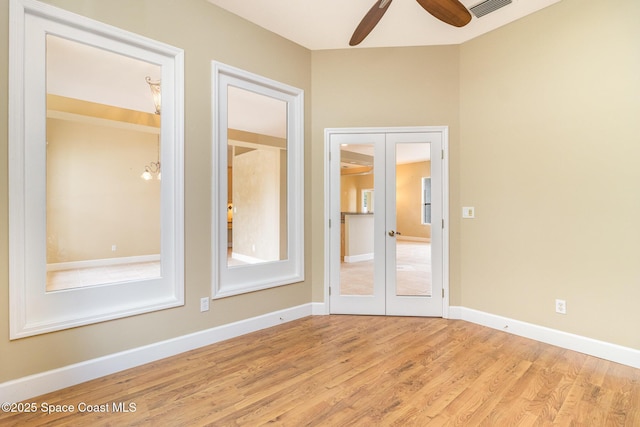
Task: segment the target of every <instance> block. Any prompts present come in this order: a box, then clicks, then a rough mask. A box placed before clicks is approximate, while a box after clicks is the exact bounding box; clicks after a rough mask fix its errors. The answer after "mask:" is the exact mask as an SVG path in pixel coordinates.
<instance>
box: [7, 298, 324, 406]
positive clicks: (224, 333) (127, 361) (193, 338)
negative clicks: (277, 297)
mask: <svg viewBox="0 0 640 427" xmlns="http://www.w3.org/2000/svg"><path fill="white" fill-rule="evenodd" d="M323 306H324V303H309V304H303V305H300V306H297V307H291V308H287V309H284V310H280V311H274V312H272V313H267V314H264V315H262V316H257V317H252V318H250V319H246V320H241V321H238V322H234V323H230V324H227V325H222V326H217V327H215V328H211V329H207V330H204V331H199V332H195V333H193V334H189V335H184V336H181V337H176V338H173V339H170V340H166V341H161V342H158V343H154V344H149V345H146V346H143V347H138V348H133V349H131V350H126V351H123V352H119V353H115V354H110V355H107V356H103V357H99V358H97V359H92V360H87V361H84V362H80V363H76V364H73V365H69V366H65V367H62V368H58V369H54V370H51V371H46V372H41V373H38V374H34V375H29V376H27V377H23V378H18V379H16V380H11V381H7V382H4V383H1V384H0V402H19V401H21V400H25V399H29V398H32V397H35V396H40V395H42V394H45V393H50V392H52V391H55V390H59V389H62V388H65V387H70V386H72V385H76V384H80V383H83V382H85V381H90V380H93V379H96V378H99V377H103V376H105V375H109V374H113V373H116V372H120V371H123V370H125V369H129V368H133V367H136V366H140V365H144V364H146V363H150V362H153V361H156V360H159V359H164V358H167V357H170V356H175V355H176V354H180V353H184V352H186V351H189V350H193V349H196V348H200V347H204V346H207V345H211V344H215V343H217V342H220V341H224V340H227V339H230V338H235V337H238V336H241V335H244V334H248V333H250V332H255V331H259V330H261V329H266V328H270V327H272V326H276V325H279V324H281V323H284V322H290V321H293V320H296V319H301V318H303V317H307V316H310V315H312V314H325V313H324V312H323V311H324V307H323Z"/></svg>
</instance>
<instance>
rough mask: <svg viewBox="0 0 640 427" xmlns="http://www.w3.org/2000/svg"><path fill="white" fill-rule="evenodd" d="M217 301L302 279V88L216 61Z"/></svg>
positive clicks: (215, 218) (215, 287)
mask: <svg viewBox="0 0 640 427" xmlns="http://www.w3.org/2000/svg"><path fill="white" fill-rule="evenodd" d="M212 69H213V91H214V93H213V101H214V105H213V110H214V141H213V145H214V148H213V165H214V174H213V187H212V188H213V189H214V193H213V226H212V230H213V239H212V241H213V256H214V263H213V264H214V271H213V276H212V277H213V286H212V287H213V297H214V298H222V297H227V296H231V295H237V294H240V293H244V292H251V291H256V290H260V289H265V288H269V287H273V286H280V285H285V284H289V283H295V282H299V281H301V280H303V278H304V273H303V262H304V256H303V247H304V245H303V214H302V212H303V151H304V150H303V145H304V132H303V123H304V114H303V105H304V99H303V91H302V90H301V89H297V88H294V87H291V86H288V85H285V84H282V83H279V82H276V81H273V80H270V79H267V78H264V77H262V76H258V75H255V74H252V73H249V72H246V71H243V70H240V69H237V68H234V67H231V66H228V65H225V64H221V63H219V62H213V66H212Z"/></svg>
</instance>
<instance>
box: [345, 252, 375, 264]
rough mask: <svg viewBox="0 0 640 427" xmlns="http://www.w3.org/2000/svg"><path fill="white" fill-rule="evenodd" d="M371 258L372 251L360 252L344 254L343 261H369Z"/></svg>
mask: <svg viewBox="0 0 640 427" xmlns="http://www.w3.org/2000/svg"><path fill="white" fill-rule="evenodd" d="M372 259H373V252H371V253H368V254H360V255H350V256H349V255H345V257H344V262H361V261H371V260H372Z"/></svg>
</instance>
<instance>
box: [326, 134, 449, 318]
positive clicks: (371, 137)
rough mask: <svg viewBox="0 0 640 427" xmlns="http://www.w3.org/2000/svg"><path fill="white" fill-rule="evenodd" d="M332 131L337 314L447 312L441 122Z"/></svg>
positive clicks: (332, 290)
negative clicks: (425, 125)
mask: <svg viewBox="0 0 640 427" xmlns="http://www.w3.org/2000/svg"><path fill="white" fill-rule="evenodd" d="M418 129H419V130H422V129H425V130H423V131H416V130H417V129H416V128H410V129H407V128H399V129H397V130H391V129H385V130H384V131H380V132H376V131H375V129H371V130H369V131H366V130H363V131H356V130H353V131H349V130H344V131H341V130H339V129H338V130H331V131H328V132H327V140H328V144H329V151H330V154H329V158H330V160H329V175H330V179H329V181H330V190H329V198H330V203H329V205H330V208H329V210H330V213H329V215H330V229H329V245H330V250H329V254H330V255H329V257H330V262H329V304H330V312H331V313H335V314H375V315H405V316H438V317H439V316H442V314H443V294H444V293H443V179H442V178H443V164H444V162H443V157H444V156H443V153H444V151H443V141H444V139H445V138H446V130H445V129H444V128H433V130H428V129H431V128H418Z"/></svg>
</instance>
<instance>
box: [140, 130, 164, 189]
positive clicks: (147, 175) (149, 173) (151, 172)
mask: <svg viewBox="0 0 640 427" xmlns="http://www.w3.org/2000/svg"><path fill="white" fill-rule="evenodd" d="M157 159H158V161H156V162H151V163H149V164H148V165H146V166H145V167H144V172H142V175H140V178H142V179H144V180H145V181H149V180H151V179H153V178H154V177H155V179H157V180H160V179H162V174H161V173H160V136H158V155H157Z"/></svg>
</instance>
